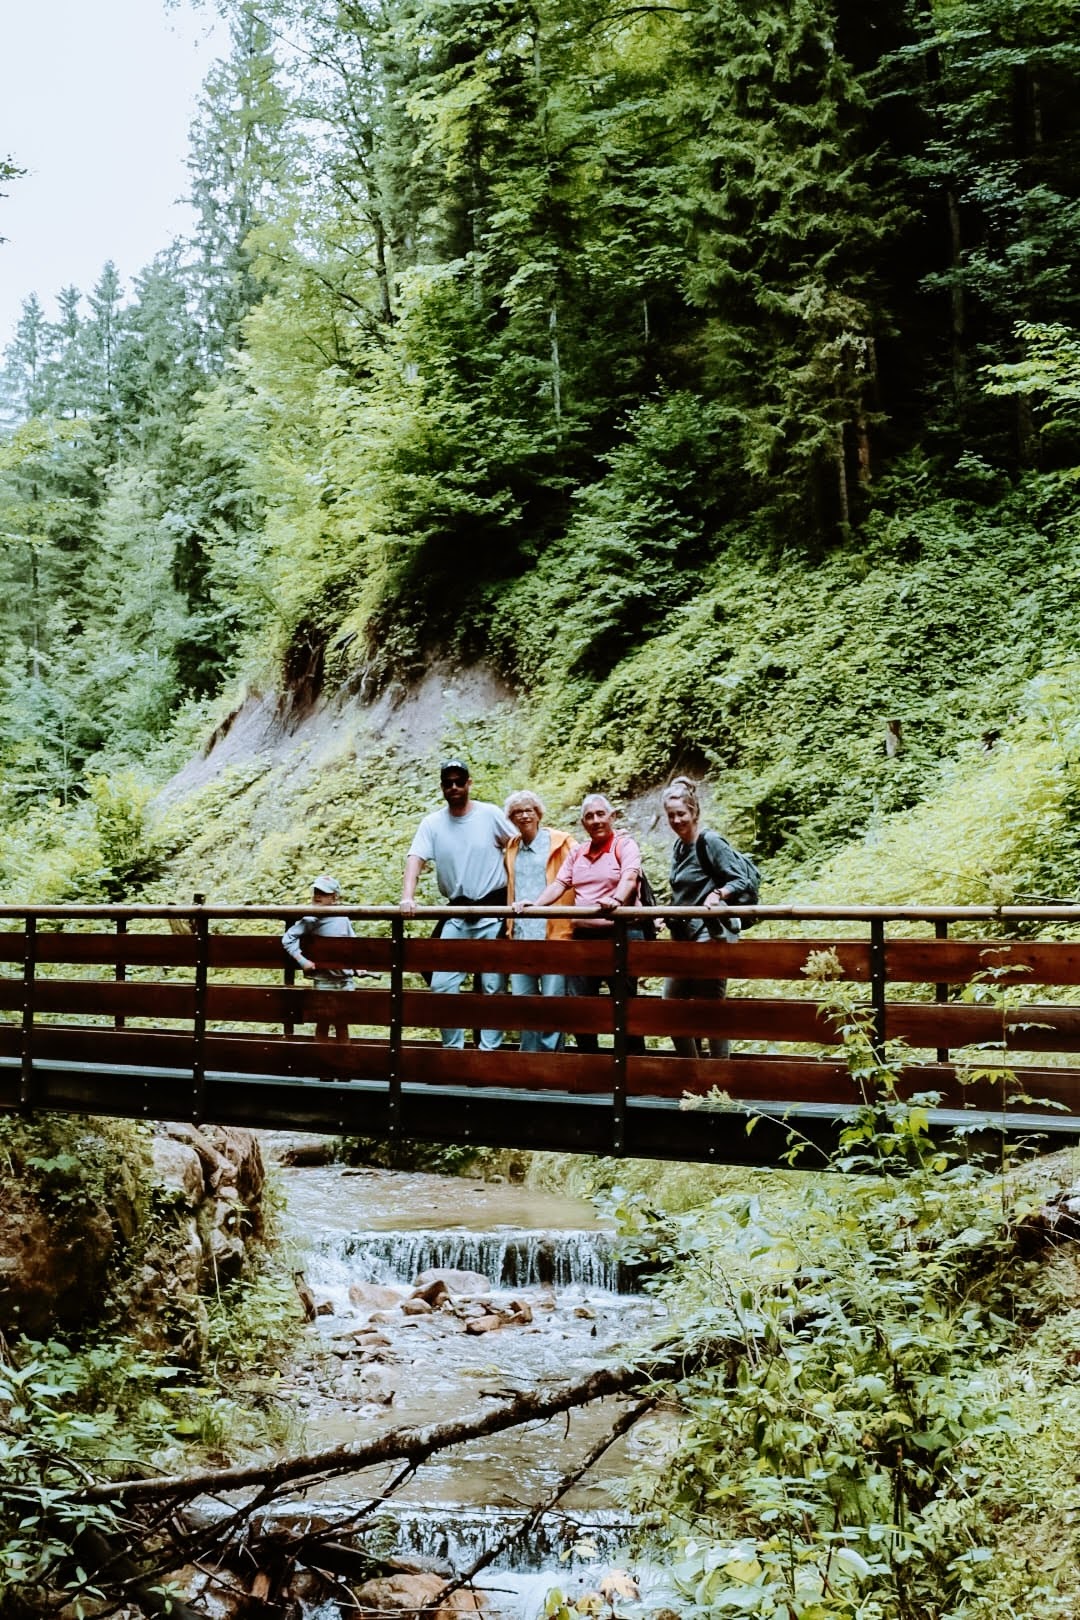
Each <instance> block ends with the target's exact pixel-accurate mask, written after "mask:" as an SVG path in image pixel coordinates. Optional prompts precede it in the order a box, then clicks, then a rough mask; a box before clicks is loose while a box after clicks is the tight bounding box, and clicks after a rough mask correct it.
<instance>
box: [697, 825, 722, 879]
mask: <svg viewBox="0 0 1080 1620" xmlns="http://www.w3.org/2000/svg"><path fill="white" fill-rule="evenodd" d="M694 853H695V854H696V855H697V858H698V865H699V866H700V867H701V870H702V871H703V872H704V873H705V876H706V877H711V878H712V879H713V881H714V883H715V884H716V887H717V888H718V889H721V888H723V886H724V880H723V879H722V878H720V877H718V876H717V873H716V868H715V866H714V865H713V863H712V856H711V855H710V854H709V845H708V842H707V840H706V838H705V834H704V832H699V833H698V835H697V837H696V838H695V839H694Z"/></svg>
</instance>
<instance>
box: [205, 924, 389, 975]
mask: <svg viewBox="0 0 1080 1620" xmlns="http://www.w3.org/2000/svg"><path fill="white" fill-rule="evenodd" d="M308 944H309V945H310V949H308V948H307V946H305V954H306V955H308V956H310V957H311V960H312V961H313V962H317V963H319V964H320V965H324V966H326V967H352V968H368V969H370V970H378V971H381V972H387V973H388V972H389V971H390V941H389V940H388V939H382V938H378V937H375V936H370V937H369V936H367V935H360V936H358V937H356V938H353V939H350V938H348V937H346V936H342V938H340V939H322V938H319V939H313V940H310V941H309V942H308ZM287 960H288V958H287V957H286V955H285V952H284V951H283V949H282V947H281V939H280V936H278V935H273V936H269V937H268V936H266V935H261V934H211V935H210V966H211V967H265V968H282V967H284V965H285V963H286V961H287Z"/></svg>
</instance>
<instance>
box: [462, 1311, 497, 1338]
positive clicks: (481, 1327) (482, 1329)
mask: <svg viewBox="0 0 1080 1620" xmlns="http://www.w3.org/2000/svg"><path fill="white" fill-rule="evenodd" d="M505 1326H506V1318H505V1317H503V1316H499V1315H498V1314H497V1313H492V1315H490V1316H474V1317H472V1318H471V1320H470V1321H468V1322H466V1324H465V1331H466V1333H473V1334H480V1333H495V1332H497V1331H498V1329H499V1328H502V1327H505Z"/></svg>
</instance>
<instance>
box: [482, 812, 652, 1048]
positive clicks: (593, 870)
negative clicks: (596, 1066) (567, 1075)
mask: <svg viewBox="0 0 1080 1620" xmlns="http://www.w3.org/2000/svg"><path fill="white" fill-rule="evenodd" d="M581 825H582V826H583V827H584V829H585V831H586V832H587V833H588V835H589V842H588V843H587V844H579V845H578V846H577V848H576V849H573V850H571V851H570V853H569V854H568V855H567V856H566V858H565V860H564V861H563V863H562V865H561V866H560V867H559V870H558V872H557V873H556V875H555V877H554V878H553V879H552V880H551V882H550V883H549V884H548V886H547V888H546V889H544V890H543V891H542V892H541V893H540V894H539V895H538V896H537V897H536V899H535V901H534V902H533V904H534V905H536V906H557V905H558V903H559V901H560V900H561V898H562V896H563V895H564V894H565V893H566V892H567V890H568V889H573V891H574V904H575V905H576V906H599V908H600V909H601V911H615V910H616V909H617V908H618V907H619V906H632V905H633V904H634V903H635V901H636V900H637V891H638V882H639V880H640V877H641V851H640V849H639V848H638V846H637V843H636V842H635V840H634V839H633V838H631V837H630V835H629V833H617V832H616V831H615V811H614V809H613V808H612V805H611V802H610V800H608V799H605V797H604V795H603V794H602V793H590V794H588V795H587V796H586V798H585V799H584V801H583V802H582V806H581ZM514 909H515V911H528V910H529V909H530V908H529V907H528V906H524V905H522V904H520V903H517V904H515V906H514ZM614 927H615V924H614V923H613V922H612V921H611V920H610V919H609V918H607V917H583V918H582V919H581V921H580V922H576V923H575V924H574V938H575V939H603V937H604V936H605V935H606V934H611V933H612V932H613V930H614ZM627 937H628V938H629V939H641V938H642V933H641V930H640V929H636V928H630V929H629V930H628V935H627ZM605 983H606V984H607V987H608V989H609V991H611V993H612V994H614V990H613V988H612V984H611V980H610V979H608V978H606V977H605V976H604V975H596V976H593V975H591V974H577V973H572V974H570V975H569V976H568V978H567V980H566V993H567V995H568V996H598V995H599V994H600V988H601V986H602V985H603V984H605ZM627 994H628V995H631V996H636V995H637V980H636V979H630V980H629V981H628V985H627ZM574 1040H575V1042H576V1045H577V1049H578V1051H579V1052H597V1051H599V1049H600V1043H599V1041H598V1040H597V1037H596V1036H595V1035H582V1034H579V1035H576V1036H575V1037H574ZM626 1047H627V1051H629V1052H644V1050H645V1041H644V1037H643V1036H641V1035H631V1036H629V1037H628V1038H627V1042H626Z"/></svg>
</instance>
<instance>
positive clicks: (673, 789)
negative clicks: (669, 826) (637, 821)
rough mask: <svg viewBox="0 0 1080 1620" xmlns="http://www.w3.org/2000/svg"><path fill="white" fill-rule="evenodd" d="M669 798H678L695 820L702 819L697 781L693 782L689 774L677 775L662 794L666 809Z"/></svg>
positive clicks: (663, 804)
mask: <svg viewBox="0 0 1080 1620" xmlns="http://www.w3.org/2000/svg"><path fill="white" fill-rule="evenodd" d="M669 799H678V800H679V802H680V803H681V804H685V806H686V808H687V809H688V810H689V812H690V814H691V815H692V816H693V818H694V820H695V821H699V820H700V819H701V803H700V801H699V799H698V790H697V783H696V782H692V781H691V780H690V778H689V777H688V776H676V777H673V778H672V780H671V781H670V782H669V783H668V785H667V787H666V788H665V789H664V791H663V793H661V795H660V803H661V805H662V806H663V808H664V809H665V810H666V809H667V807H668V801H669Z"/></svg>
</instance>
